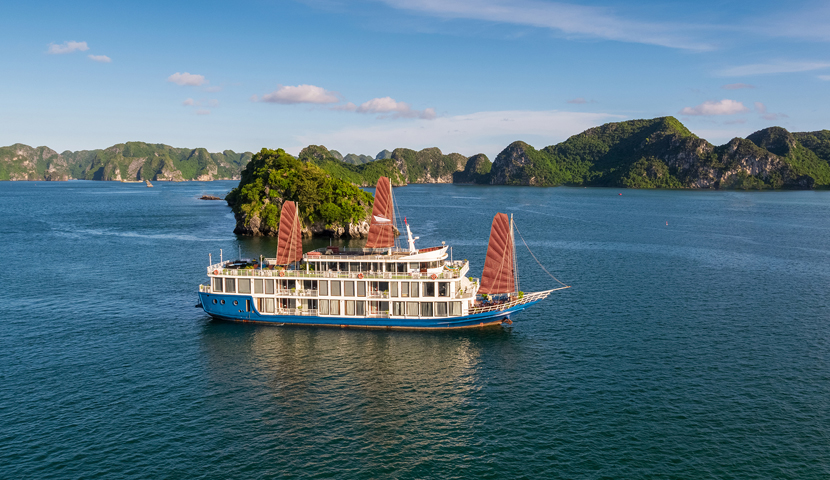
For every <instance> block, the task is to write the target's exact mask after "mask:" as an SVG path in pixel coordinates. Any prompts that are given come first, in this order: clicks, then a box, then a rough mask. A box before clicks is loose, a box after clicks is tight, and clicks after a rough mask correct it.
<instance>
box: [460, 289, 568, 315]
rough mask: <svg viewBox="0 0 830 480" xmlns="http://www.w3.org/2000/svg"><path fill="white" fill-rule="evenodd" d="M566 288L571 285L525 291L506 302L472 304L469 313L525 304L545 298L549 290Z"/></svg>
mask: <svg viewBox="0 0 830 480" xmlns="http://www.w3.org/2000/svg"><path fill="white" fill-rule="evenodd" d="M566 288H571V287H560V288H554V289H552V290H545V291H543V292H533V293H525V294H524V296H523V297H522V298H515V299H513V300H509V301H506V302H505V301H502V302H494V303H492V304H487V303H484V304H481V305H478V306H474V307H472V308H470V315H474V314H476V313H484V312H494V311H497V310H507V309H509V308H512V307H515V306H516V305H522V304H525V303H531V302H535V301H538V300H542V299H545V298H547V296H548V295H550V294H551V292H555V291H557V290H564V289H566Z"/></svg>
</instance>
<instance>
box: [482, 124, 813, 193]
mask: <svg viewBox="0 0 830 480" xmlns="http://www.w3.org/2000/svg"><path fill="white" fill-rule="evenodd" d="M824 132H827V134H825V133H824ZM829 161H830V132H828V131H826V130H824V131H821V132H812V133H795V134H791V133H790V132H787V131H786V130H785V129H783V128H780V127H772V128H768V129H764V130H761V131H759V132H755V133H753V134H752V135H750V136H749V137H748V138H746V139H743V138H735V139H732V140H731V141H730V142H729V143H727V144H726V145H722V146H714V145H712V144H711V143H709V142H707V141H706V140H704V139H702V138H699V137H697V136H695V135H694V134H692V133H691V132H690V131H689V130H688V129H686V127H685V126H683V124H681V123H680V122H679V121H677V119H675V118H673V117H662V118H655V119H651V120H631V121H627V122H615V123H609V124H605V125H602V126H599V127H595V128H591V129H589V130H586V131H584V132H582V133H580V134H578V135H574V136H573V137H570V138H569V139H567V140H566V141H564V142H562V143H560V144H557V145H551V146H549V147H545V148H544V149H542V150H536V149H534V148H533V147H531V146H530V145H528V144H526V143H524V142H514V143H512V144H510V145H509V146H508V147H507V148H505V149H504V150H503V151H502V152H501V153H499V155H498V156H497V157H496V160H495V161H494V162H493V166H492V170H491V172H490V175H489V178H488V179H487V180H488V183H490V184H493V185H538V186H549V185H592V186H615V187H631V188H742V189H750V188H751V189H763V188H796V189H804V188H814V187H816V186H822V187H824V186H830V163H829ZM479 181H481V180H479Z"/></svg>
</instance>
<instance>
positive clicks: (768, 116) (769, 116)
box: [755, 102, 788, 120]
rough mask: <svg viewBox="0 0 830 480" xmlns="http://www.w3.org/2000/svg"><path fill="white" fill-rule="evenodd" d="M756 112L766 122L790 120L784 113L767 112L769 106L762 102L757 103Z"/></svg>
mask: <svg viewBox="0 0 830 480" xmlns="http://www.w3.org/2000/svg"><path fill="white" fill-rule="evenodd" d="M755 110H756V111H757V112H758V113H760V114H761V118H763V119H764V120H778V119H779V118H788V117H787V115H785V114H783V113H772V112H769V111H767V106H766V105H764V104H763V103H761V102H755Z"/></svg>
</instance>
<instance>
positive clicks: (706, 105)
mask: <svg viewBox="0 0 830 480" xmlns="http://www.w3.org/2000/svg"><path fill="white" fill-rule="evenodd" d="M748 111H749V109H748V108H746V107H745V106H744V104H743V103H741V102H737V101H735V100H728V99H723V100H721V101H719V102H715V101H713V100H709V101H707V102H703V103H701V104H700V105H698V106H696V107H685V108H684V109H683V110H680V115H734V114H736V113H743V112H748Z"/></svg>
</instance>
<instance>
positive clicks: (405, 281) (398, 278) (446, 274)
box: [199, 177, 569, 330]
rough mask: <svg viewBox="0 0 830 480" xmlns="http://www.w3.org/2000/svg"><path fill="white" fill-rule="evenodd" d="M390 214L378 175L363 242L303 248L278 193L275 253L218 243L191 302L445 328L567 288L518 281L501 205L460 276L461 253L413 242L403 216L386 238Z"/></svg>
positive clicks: (244, 314)
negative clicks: (474, 261) (234, 253)
mask: <svg viewBox="0 0 830 480" xmlns="http://www.w3.org/2000/svg"><path fill="white" fill-rule="evenodd" d="M394 223H395V219H394V208H393V198H392V186H391V183H390V182H389V179H388V178H386V177H381V178H380V179H379V180H378V184H377V188H376V190H375V203H374V207H373V209H372V217H371V222H370V226H369V238H368V240H367V242H366V247H364V248H340V247H336V246H329V247H324V248H319V249H316V250H312V251H310V252H306V253H303V250H302V238H301V226H300V219H299V212H298V209H297V206H296V205H295V203H294V202H292V201H286V202H284V203H283V206H282V212H281V214H280V224H279V237H278V241H277V256H276V258H267V259H264V261H263V260H262V258H260V261H256V260H250V259H240V260H234V261H223V259H222V256H221V251H220V259H219V263H216V264H212V265H209V266H208V268H207V275H208V284H207V285H199V300H200V305H199V306H201V307H202V308H203V309H204V311H205V312H206V313H208V314H209V315H210V316H212V317H214V318H217V319H222V320H231V321H236V322H256V323H271V324H277V325H314V326H335V327H356V328H384V329H424V330H445V329H457V328H471V327H484V326H497V325H501V324H512V323H513V322H512V321H511V319H510V317H511V316H512V315H514V314H516V313H518V312H520V311H522V310H524V309H525V308H527V307H529V306H531V305H533V304H534V303H537V302H539V301H540V300H543V299H545V298H546V297H547V296H548V295H550V294H551V292H553V291H555V290H561V289H564V288H569V287H568V286H562V287H559V288H554V289H551V290H544V291H540V292H532V293H524V292H521V291H519V278H518V270H517V268H516V250H515V242H514V237H513V221H512V218H511V217H508V216H507V215H505V214H503V213H497V214H496V216H495V217H494V218H493V224H492V227H491V231H490V241H489V243H488V246H487V257H486V260H485V262H484V270H483V273H482V275H481V279H480V280H479V279H476V278H473V277H468V273H469V270H470V265H469V262H467V260H463V261H462V260H452V259H450V260H448V259H447V257H448V256H449V255H448V254H447V250H448V249H449V246H447V245H445V244H444V242H441V245H439V246H433V247H429V248H422V249H418V248H415V240H418V237H413V236H412V232H411V230H410V228H409V224H408V222H407V221H406V219H405V218H404V222H403V224H404V226H405V227H406V237H407V238H406V241H407V243H408V247H407V248H400V247H398V246H396V244H395V243H396V242H395V231H394V228H393V225H394ZM209 263H210V262H209ZM563 285H564V284H563Z"/></svg>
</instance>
